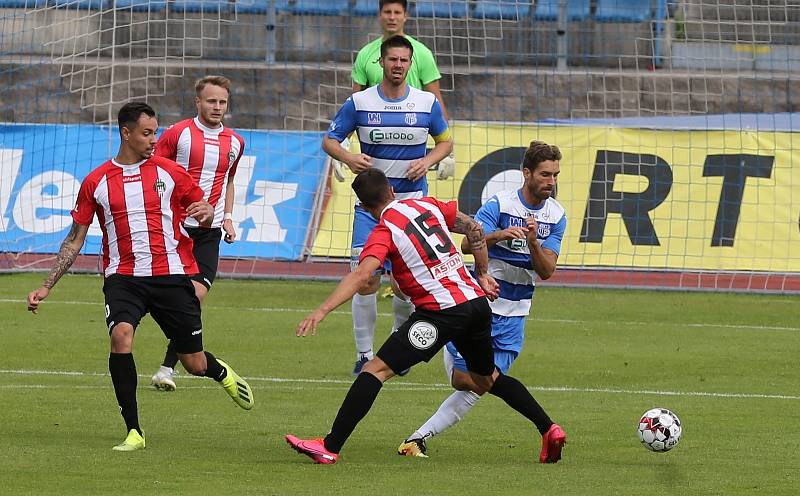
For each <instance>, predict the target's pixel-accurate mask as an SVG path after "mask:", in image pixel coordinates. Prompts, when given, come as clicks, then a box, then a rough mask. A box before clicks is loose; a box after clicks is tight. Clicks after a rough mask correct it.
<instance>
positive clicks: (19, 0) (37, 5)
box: [0, 0, 47, 9]
mask: <svg viewBox="0 0 800 496" xmlns="http://www.w3.org/2000/svg"><path fill="white" fill-rule="evenodd" d="M44 7H47V0H0V9H42V8H44Z"/></svg>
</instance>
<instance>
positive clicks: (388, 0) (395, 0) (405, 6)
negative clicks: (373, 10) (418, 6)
mask: <svg viewBox="0 0 800 496" xmlns="http://www.w3.org/2000/svg"><path fill="white" fill-rule="evenodd" d="M390 3H399V4H400V5H402V6H403V11H404V12H408V1H407V0H380V1H379V2H378V12H381V11H382V10H383V6H384V5H388V4H390Z"/></svg>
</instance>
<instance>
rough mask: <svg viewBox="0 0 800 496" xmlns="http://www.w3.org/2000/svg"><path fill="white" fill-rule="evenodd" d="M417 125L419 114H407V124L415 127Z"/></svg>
mask: <svg viewBox="0 0 800 496" xmlns="http://www.w3.org/2000/svg"><path fill="white" fill-rule="evenodd" d="M416 123H417V114H415V113H413V112H412V113H409V114H406V124H408V125H409V126H413V125H414V124H416Z"/></svg>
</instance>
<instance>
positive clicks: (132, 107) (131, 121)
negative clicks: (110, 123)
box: [117, 102, 156, 132]
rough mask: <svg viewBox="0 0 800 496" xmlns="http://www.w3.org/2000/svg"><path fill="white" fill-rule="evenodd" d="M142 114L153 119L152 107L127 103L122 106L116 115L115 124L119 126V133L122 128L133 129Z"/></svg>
mask: <svg viewBox="0 0 800 496" xmlns="http://www.w3.org/2000/svg"><path fill="white" fill-rule="evenodd" d="M142 114H145V115H146V116H148V117H155V116H156V111H155V110H153V107H151V106H150V105H148V104H146V103H144V102H128V103H126V104H125V105H123V106H122V108H121V109H119V113H118V114H117V123H118V124H119V129H120V132H122V128H123V127H127V128H128V129H134V128H135V127H136V123H137V122H138V121H139V117H141V116H142Z"/></svg>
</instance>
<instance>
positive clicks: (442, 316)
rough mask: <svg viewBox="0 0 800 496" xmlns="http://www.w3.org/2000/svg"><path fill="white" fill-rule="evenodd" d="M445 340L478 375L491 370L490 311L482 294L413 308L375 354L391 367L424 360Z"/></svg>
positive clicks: (492, 364) (401, 368)
mask: <svg viewBox="0 0 800 496" xmlns="http://www.w3.org/2000/svg"><path fill="white" fill-rule="evenodd" d="M449 341H452V342H453V344H454V345H455V347H456V348H457V349H458V352H459V353H460V354H461V356H462V357H464V361H466V363H467V370H469V371H471V372H475V373H476V374H480V375H489V374H491V373H492V372H493V371H494V352H493V350H492V311H491V309H490V308H489V302H488V301H487V300H486V298H485V297H480V298H476V299H474V300H470V301H468V302H465V303H461V304H460V305H456V306H454V307H452V308H448V309H445V310H438V311H430V310H415V311H414V313H412V314H411V316H410V317H409V318H408V320H407V321H405V323H403V325H401V326H400V328H399V329H398V330H397V332H393V333H392V334H391V335H390V336H389V338H388V339H387V340H386V342H385V343H383V346H381V349H380V350H378V353H377V355H378V357H379V358H380V359H381V360H383V361H384V362H386V364H387V365H388V366H389V368H391V369H392V370H393V371H395V372H397V371H400V370H405V369H407V368H409V367H411V366H413V365H416V364H418V363H419V362H428V361H430V359H431V358H433V357H434V356H435V355H436V353H438V352H439V350H440V349H442V347H443V346H444V345H446V344H447V343H448V342H449Z"/></svg>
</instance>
